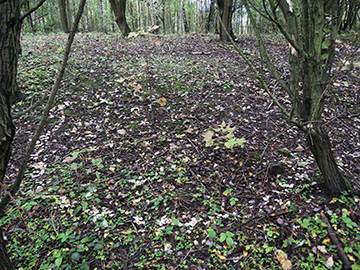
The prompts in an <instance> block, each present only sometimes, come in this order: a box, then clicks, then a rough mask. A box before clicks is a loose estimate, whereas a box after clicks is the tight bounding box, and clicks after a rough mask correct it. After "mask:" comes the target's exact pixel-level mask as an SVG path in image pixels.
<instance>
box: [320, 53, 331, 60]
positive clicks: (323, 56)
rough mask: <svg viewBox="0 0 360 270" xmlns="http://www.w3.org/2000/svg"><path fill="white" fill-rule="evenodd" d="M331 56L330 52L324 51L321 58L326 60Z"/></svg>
mask: <svg viewBox="0 0 360 270" xmlns="http://www.w3.org/2000/svg"><path fill="white" fill-rule="evenodd" d="M328 57H329V53H324V54H323V55H322V56H321V59H323V60H325V59H327V58H328Z"/></svg>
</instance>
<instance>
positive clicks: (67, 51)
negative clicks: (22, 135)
mask: <svg viewBox="0 0 360 270" xmlns="http://www.w3.org/2000/svg"><path fill="white" fill-rule="evenodd" d="M85 3H86V0H81V2H80V4H79V9H78V13H77V15H76V18H75V21H74V25H73V29H72V30H71V32H70V34H69V38H68V42H67V44H66V49H65V52H64V56H63V60H62V64H61V67H60V69H59V72H58V75H57V77H56V81H55V84H54V86H53V88H52V90H51V93H50V96H49V100H48V102H47V104H46V107H45V109H44V112H43V115H42V118H41V120H40V123H39V126H38V128H37V130H36V132H35V134H34V136H33V137H32V139H31V141H30V142H29V144H28V146H27V148H26V152H25V155H24V158H23V160H22V163H21V165H20V168H19V173H18V175H17V177H16V179H15V181H14V183H13V184H12V186H11V187H10V189H9V191H10V194H11V195H12V196H14V195H15V194H16V192H17V191H18V190H19V187H20V184H21V181H22V179H23V177H24V174H25V171H26V167H27V163H28V161H29V159H30V155H31V153H32V152H33V150H34V148H35V144H36V142H37V140H38V139H39V137H40V135H41V133H42V131H43V129H44V126H45V124H46V122H47V118H48V116H49V112H50V110H51V108H52V106H53V104H54V101H55V97H56V94H57V91H58V89H59V88H60V84H61V80H62V78H63V76H64V73H65V69H66V66H67V61H68V59H69V54H70V50H71V45H72V43H73V41H74V36H75V33H76V31H77V27H78V24H79V21H80V18H81V15H82V13H83V11H84V6H85ZM10 199H11V197H10V196H9V195H8V194H6V195H4V197H3V199H2V200H1V202H0V217H1V216H3V215H4V212H5V208H6V206H7V205H8V203H9V202H10Z"/></svg>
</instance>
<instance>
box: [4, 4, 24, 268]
mask: <svg viewBox="0 0 360 270" xmlns="http://www.w3.org/2000/svg"><path fill="white" fill-rule="evenodd" d="M0 14H1V16H0V52H1V55H0V183H3V181H4V177H5V173H6V168H7V165H8V162H9V159H10V156H11V143H12V140H13V138H14V135H15V126H14V124H13V122H12V117H11V111H10V110H11V103H12V98H13V95H14V92H15V90H16V87H17V84H16V73H17V63H18V57H19V53H20V51H21V47H20V32H21V21H20V1H19V0H8V1H6V2H5V3H3V4H1V5H0ZM1 192H3V190H1ZM0 231H1V228H0ZM0 269H13V268H12V266H11V263H10V259H9V256H8V254H7V251H6V243H5V241H4V238H3V233H2V232H0Z"/></svg>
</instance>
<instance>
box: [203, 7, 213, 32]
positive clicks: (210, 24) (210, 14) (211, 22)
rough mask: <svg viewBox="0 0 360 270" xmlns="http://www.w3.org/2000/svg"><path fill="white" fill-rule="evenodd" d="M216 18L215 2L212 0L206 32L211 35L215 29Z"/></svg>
mask: <svg viewBox="0 0 360 270" xmlns="http://www.w3.org/2000/svg"><path fill="white" fill-rule="evenodd" d="M214 16H215V0H211V3H210V9H209V16H208V18H207V21H206V28H205V30H206V32H207V33H209V32H210V31H211V30H212V29H213V28H214Z"/></svg>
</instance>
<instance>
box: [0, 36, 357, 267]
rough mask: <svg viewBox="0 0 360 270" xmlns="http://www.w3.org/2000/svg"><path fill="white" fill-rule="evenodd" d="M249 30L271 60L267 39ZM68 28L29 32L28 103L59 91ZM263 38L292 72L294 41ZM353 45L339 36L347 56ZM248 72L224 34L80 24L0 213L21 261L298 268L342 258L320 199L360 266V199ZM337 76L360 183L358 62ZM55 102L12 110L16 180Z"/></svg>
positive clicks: (341, 118)
mask: <svg viewBox="0 0 360 270" xmlns="http://www.w3.org/2000/svg"><path fill="white" fill-rule="evenodd" d="M240 40H241V41H242V42H241V43H240V44H239V46H241V47H242V48H243V49H244V51H245V53H246V54H247V55H248V57H250V58H251V59H252V61H253V62H254V63H255V64H257V65H259V63H258V62H259V59H258V58H259V56H258V53H257V51H256V49H255V48H256V46H255V45H256V42H255V39H253V38H251V37H246V36H243V37H241V39H240ZM65 41H66V36H64V35H45V36H25V37H24V38H23V54H22V57H21V61H20V65H19V73H20V74H19V85H20V88H21V90H22V91H23V92H24V93H25V94H26V95H27V97H28V98H27V99H26V100H25V101H24V102H22V103H19V104H17V105H16V106H14V113H15V114H21V112H22V111H24V110H25V109H26V108H28V107H29V106H30V105H31V104H34V103H36V102H37V101H38V100H41V99H42V98H43V97H45V98H46V96H47V95H48V93H49V91H50V88H51V86H52V83H53V79H54V76H55V74H56V70H57V68H58V66H59V62H60V60H61V56H62V52H63V48H64V44H65ZM266 43H267V46H268V48H269V53H270V54H271V55H272V57H273V59H275V61H276V63H277V65H278V69H279V71H281V72H282V74H283V76H284V78H286V76H288V74H287V73H286V66H287V64H286V51H287V49H286V44H285V42H283V41H282V40H281V39H280V38H278V37H276V36H275V37H269V38H268V39H267V42H266ZM351 48H352V47H351V46H350V45H349V44H346V43H343V44H339V53H338V54H339V56H338V61H340V60H341V59H343V57H344V56H346V55H347V54H349V52H350V50H351ZM249 72H250V71H249V69H248V68H247V67H246V65H245V64H244V61H243V60H242V59H241V58H240V56H238V55H237V54H236V53H235V52H234V51H233V50H232V49H231V48H230V47H229V46H227V45H224V44H220V43H218V40H217V37H216V36H211V35H209V36H208V35H204V36H201V35H189V36H181V37H165V38H162V37H160V38H159V37H155V36H137V37H135V38H132V39H123V38H121V37H119V36H118V35H98V34H79V35H77V37H76V42H75V43H74V46H73V50H72V56H71V59H70V61H69V67H68V69H67V71H66V75H65V78H64V81H63V84H62V87H61V90H60V94H59V96H58V100H57V101H56V104H55V105H54V108H53V109H52V111H51V114H50V118H49V122H48V125H47V127H46V129H45V131H44V133H43V135H42V136H41V138H40V140H39V142H38V144H37V147H36V150H35V152H34V153H33V155H32V158H31V162H30V164H29V170H28V172H27V174H26V177H25V179H24V183H23V186H22V189H21V191H20V192H19V194H18V195H17V196H16V202H12V205H11V209H10V210H9V211H8V213H7V216H6V217H5V218H4V219H3V221H2V224H1V225H2V227H3V228H4V229H5V235H6V238H7V241H8V243H9V244H8V248H9V252H10V254H11V256H12V260H13V262H14V264H15V267H16V268H17V269H54V268H56V269H260V268H271V269H285V267H287V266H288V264H289V263H290V262H291V264H292V269H315V268H316V267H317V268H316V269H324V268H325V267H328V268H329V269H338V268H340V267H341V261H340V259H339V256H338V254H337V251H336V248H335V246H334V245H333V243H332V242H331V241H330V238H329V236H328V234H327V231H326V227H325V226H324V224H323V222H322V221H321V220H320V218H319V214H320V212H322V211H323V212H325V213H326V215H327V216H328V217H329V219H330V220H331V222H332V225H333V227H334V229H335V231H336V233H337V236H338V238H339V239H340V241H341V242H342V244H343V246H344V248H345V252H346V253H347V255H348V257H349V259H350V260H351V261H352V262H353V263H354V267H358V268H357V269H359V264H356V263H355V262H356V260H360V254H359V252H360V247H359V245H360V244H359V241H360V239H359V223H360V221H359V199H358V198H357V197H356V196H351V195H348V194H344V195H343V196H342V197H341V198H339V199H334V200H330V199H328V198H326V197H325V198H324V196H325V194H323V193H322V192H321V185H319V184H317V180H321V179H320V177H319V174H318V171H317V170H316V166H315V164H314V159H313V158H312V157H311V155H310V154H309V151H308V149H307V147H306V145H305V144H304V139H303V136H302V135H301V134H299V133H298V132H297V130H296V129H294V128H291V127H290V126H288V124H287V122H286V119H284V118H283V116H282V115H281V113H280V112H279V110H278V109H277V108H276V107H275V106H274V104H273V102H272V101H271V100H270V99H269V98H268V97H267V96H266V94H265V93H264V91H263V90H261V89H259V88H258V86H257V83H256V81H255V79H253V78H252V77H251V74H249ZM266 72H267V71H266V70H265V73H266ZM266 75H267V81H268V83H269V85H270V86H271V89H273V91H274V93H276V94H277V95H278V97H279V98H280V100H282V101H283V102H285V104H286V98H285V97H284V96H282V93H281V91H280V89H279V88H278V85H277V84H276V83H275V82H274V80H273V79H271V77H270V76H269V75H268V74H267V73H266ZM339 75H340V76H339V77H338V79H336V80H334V81H333V88H332V90H331V92H329V93H327V96H326V98H327V100H330V101H331V102H332V104H333V105H331V106H328V107H326V110H325V111H326V112H325V118H326V119H327V120H330V119H332V118H334V117H336V118H335V120H334V121H332V123H331V127H332V128H331V129H329V131H330V133H329V134H330V136H331V138H332V141H333V144H334V152H335V154H336V156H337V158H338V162H339V164H340V167H341V169H342V171H343V172H344V174H345V175H346V177H348V178H349V179H350V181H351V182H352V183H353V184H356V179H358V178H359V159H358V157H359V153H360V151H359V145H360V143H359V141H360V140H359V134H358V130H359V119H360V118H359V115H360V108H359V98H358V91H359V70H353V71H341V73H340V74H339ZM43 106H44V104H41V103H40V105H39V106H37V107H36V109H34V110H31V111H30V112H28V113H26V114H24V115H22V116H20V117H18V118H17V119H15V122H16V125H17V135H16V138H15V141H14V151H13V156H12V161H11V164H10V166H9V177H8V178H7V181H8V182H11V180H12V178H13V175H14V174H15V172H16V168H17V165H18V164H19V162H20V158H21V154H23V152H24V147H25V145H26V143H27V142H28V140H29V138H30V137H31V136H32V134H33V133H34V130H35V128H36V124H37V123H38V121H39V119H40V117H41V109H42V108H43ZM287 128H289V129H288V130H287V131H286V132H285V133H284V134H282V135H280V136H278V137H276V138H275V139H274V136H276V135H278V134H279V133H280V132H282V131H283V130H284V129H287ZM242 139H245V141H243V140H242ZM269 142H270V143H269ZM268 143H269V145H267V144H268ZM266 146H268V148H267V150H266V152H265V155H264V157H263V159H261V158H260V156H261V155H262V152H263V150H264V149H265V147H266Z"/></svg>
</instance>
